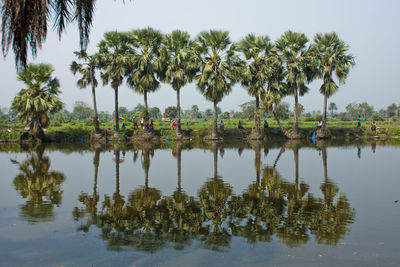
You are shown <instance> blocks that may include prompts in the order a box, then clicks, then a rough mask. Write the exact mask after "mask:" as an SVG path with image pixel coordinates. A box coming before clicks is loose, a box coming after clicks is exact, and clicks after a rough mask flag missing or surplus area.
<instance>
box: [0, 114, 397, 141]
mask: <svg viewBox="0 0 400 267" xmlns="http://www.w3.org/2000/svg"><path fill="white" fill-rule="evenodd" d="M267 120H268V123H269V126H270V128H273V129H276V130H279V125H278V124H277V123H276V121H275V120H274V119H271V118H268V119H267ZM220 121H221V119H218V125H219V122H220ZM223 121H224V125H225V129H237V125H238V122H239V121H241V122H242V125H243V127H244V128H247V129H251V128H252V127H254V121H253V120H248V119H247V120H246V119H231V120H229V119H224V120H223ZM263 122H264V119H262V120H261V127H262V125H263ZM371 122H372V121H362V122H361V128H360V129H358V128H357V124H356V122H355V121H341V120H333V119H329V120H328V129H329V130H330V131H331V134H332V135H333V136H340V135H343V134H345V135H346V136H349V133H350V136H356V135H364V136H372V135H386V136H397V137H399V136H400V120H398V119H396V118H395V119H390V120H384V121H378V122H376V123H377V131H376V132H372V131H371V130H370V125H371ZM124 123H125V124H126V129H127V130H129V131H126V133H123V137H125V138H124V139H126V140H128V139H129V138H130V137H131V136H132V135H134V132H135V130H134V131H133V132H132V130H133V125H132V123H131V122H129V121H121V122H120V127H121V126H122V125H123V124H124ZM317 123H318V122H317V121H308V120H305V119H300V121H299V129H300V132H301V133H302V134H303V135H307V136H308V135H309V133H312V131H313V129H315V127H316V125H317ZM282 124H283V125H284V126H285V127H286V128H287V129H291V128H292V126H293V119H292V118H291V119H288V120H283V121H282ZM113 125H114V123H113V122H103V123H101V124H100V127H101V128H102V129H113ZM181 126H182V130H184V131H187V132H192V131H203V132H204V131H205V130H211V129H212V127H213V121H212V120H211V119H182V120H181ZM10 128H11V129H12V131H9V130H8V129H10ZM154 129H155V130H156V131H157V133H159V135H160V136H167V135H170V136H171V138H173V137H174V131H173V130H171V126H170V123H168V122H162V121H161V120H154ZM92 130H93V126H92V120H90V119H88V120H84V121H71V122H69V123H60V122H56V121H52V122H51V124H50V126H49V128H48V129H46V130H45V134H46V136H49V138H50V140H51V141H81V138H83V140H84V141H86V140H88V139H89V134H90V132H91V131H92ZM121 132H123V131H121ZM129 132H130V133H129ZM131 134H132V135H131ZM23 135H25V136H24V138H28V137H27V136H26V131H25V130H24V126H23V125H22V124H21V123H13V124H9V123H0V140H21V137H22V136H23ZM125 135H126V136H125Z"/></svg>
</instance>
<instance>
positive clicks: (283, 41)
mask: <svg viewBox="0 0 400 267" xmlns="http://www.w3.org/2000/svg"><path fill="white" fill-rule="evenodd" d="M307 43H308V39H307V37H306V36H305V34H304V33H298V32H292V31H287V32H285V33H284V34H282V35H281V37H280V38H279V39H278V40H277V41H276V47H277V49H278V52H279V55H280V56H281V59H282V62H283V66H284V68H285V80H286V83H287V93H288V94H291V95H293V96H294V125H293V135H292V138H294V139H296V138H299V135H298V115H299V114H298V102H299V99H298V98H299V96H303V95H304V94H305V93H307V91H308V87H307V86H306V83H308V82H309V81H310V80H311V77H312V75H311V68H309V67H308V61H309V56H308V52H307V47H306V45H307Z"/></svg>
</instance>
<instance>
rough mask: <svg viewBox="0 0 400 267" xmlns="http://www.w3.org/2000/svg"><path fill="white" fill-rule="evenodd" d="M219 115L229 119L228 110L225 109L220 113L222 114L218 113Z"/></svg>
mask: <svg viewBox="0 0 400 267" xmlns="http://www.w3.org/2000/svg"><path fill="white" fill-rule="evenodd" d="M220 117H221V118H223V119H229V112H228V111H225V112H224V113H222V114H221V115H220Z"/></svg>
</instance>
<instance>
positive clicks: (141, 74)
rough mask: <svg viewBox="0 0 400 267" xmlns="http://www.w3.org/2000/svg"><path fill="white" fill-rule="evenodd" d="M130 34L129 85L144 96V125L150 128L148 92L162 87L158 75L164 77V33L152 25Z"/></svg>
mask: <svg viewBox="0 0 400 267" xmlns="http://www.w3.org/2000/svg"><path fill="white" fill-rule="evenodd" d="M128 35H129V45H130V47H129V48H130V49H129V61H130V64H131V68H130V73H129V75H128V77H127V83H128V85H129V86H130V87H131V88H132V89H133V90H134V91H136V92H138V93H140V94H143V96H144V112H143V113H144V114H143V119H144V125H145V128H146V129H148V128H149V111H148V104H147V93H149V92H154V91H156V90H157V89H158V88H159V87H160V82H159V80H158V79H157V76H158V77H160V78H162V77H161V76H162V73H163V71H162V70H163V64H162V57H161V53H160V45H161V41H162V38H163V35H162V34H161V32H160V31H158V30H154V29H152V28H150V27H148V28H145V29H139V30H134V31H132V32H129V33H128Z"/></svg>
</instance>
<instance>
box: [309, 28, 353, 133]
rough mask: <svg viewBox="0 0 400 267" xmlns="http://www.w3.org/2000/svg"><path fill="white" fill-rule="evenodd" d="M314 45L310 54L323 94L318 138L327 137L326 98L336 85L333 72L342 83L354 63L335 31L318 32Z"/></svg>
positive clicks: (346, 47)
mask: <svg viewBox="0 0 400 267" xmlns="http://www.w3.org/2000/svg"><path fill="white" fill-rule="evenodd" d="M314 42H315V45H313V46H312V54H313V57H314V61H315V67H316V72H317V76H318V78H320V79H323V83H322V85H321V88H320V92H321V94H323V95H324V111H323V115H322V127H321V129H320V130H319V131H318V133H317V137H319V138H327V137H328V132H327V129H326V109H327V103H328V98H329V97H330V96H331V95H333V94H334V93H335V92H336V91H337V89H338V85H337V84H336V83H335V82H334V80H333V73H335V74H336V77H337V78H338V80H339V84H344V82H345V81H346V78H347V75H348V73H349V70H350V68H351V67H353V66H354V65H355V62H354V57H353V56H352V55H349V54H347V51H348V50H349V46H347V45H346V44H345V43H344V42H343V41H342V40H340V39H339V36H338V35H337V34H336V33H335V32H331V33H325V34H322V33H318V34H316V35H315V37H314Z"/></svg>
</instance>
